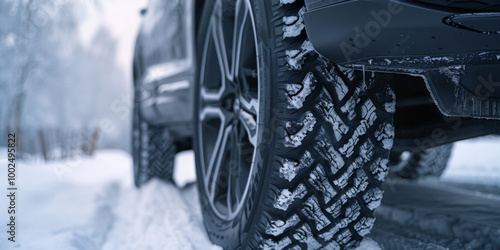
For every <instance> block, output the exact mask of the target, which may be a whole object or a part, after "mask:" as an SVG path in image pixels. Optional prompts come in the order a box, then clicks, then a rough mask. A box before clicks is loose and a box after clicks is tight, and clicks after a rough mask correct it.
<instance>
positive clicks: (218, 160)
mask: <svg viewBox="0 0 500 250" xmlns="http://www.w3.org/2000/svg"><path fill="white" fill-rule="evenodd" d="M232 8H234V11H230V12H228V11H226V10H228V9H229V10H231V9H232ZM256 37H257V36H256V29H255V22H254V17H253V13H252V11H251V8H250V3H249V1H248V0H237V1H234V0H233V1H225V0H217V1H216V3H215V5H214V9H213V12H212V15H211V18H210V23H209V27H208V31H207V35H206V37H205V41H204V46H203V53H202V57H201V60H202V61H201V67H200V86H201V87H200V90H199V91H200V92H199V94H200V96H199V100H200V101H199V110H200V112H199V122H198V134H199V141H200V143H199V152H200V163H201V173H202V176H203V178H202V185H203V186H204V188H203V190H204V191H205V195H206V197H207V198H208V201H209V202H208V203H209V204H210V206H211V208H212V211H214V213H215V214H216V215H217V216H218V217H219V218H221V219H225V220H231V219H233V218H235V217H236V216H237V215H238V214H239V213H240V211H241V209H242V207H243V204H244V202H245V200H246V198H247V194H248V191H249V186H250V183H251V179H252V178H251V177H252V176H253V173H254V172H255V171H254V170H255V157H256V149H257V136H258V134H259V125H258V121H259V115H258V113H259V108H260V106H259V98H260V91H259V90H260V89H259V83H260V81H259V79H260V76H259V71H258V69H259V62H258V60H257V39H256Z"/></svg>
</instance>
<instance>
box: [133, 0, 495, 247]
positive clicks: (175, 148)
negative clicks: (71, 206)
mask: <svg viewBox="0 0 500 250" xmlns="http://www.w3.org/2000/svg"><path fill="white" fill-rule="evenodd" d="M142 13H143V14H144V19H143V23H142V26H141V30H140V33H139V35H138V38H137V42H136V50H135V57H134V64H133V72H134V84H135V85H134V88H135V106H134V120H133V157H134V171H135V172H134V173H135V183H136V185H137V186H141V185H143V184H144V183H146V182H147V181H148V180H149V179H151V178H152V177H157V178H161V179H165V180H172V171H173V170H172V169H173V157H174V154H175V153H176V152H179V151H181V150H186V149H191V148H193V149H194V151H195V156H196V168H197V183H198V188H199V196H200V202H201V207H202V210H203V211H202V212H203V218H204V224H205V227H206V229H207V231H208V236H209V237H210V239H211V240H212V241H213V242H214V243H215V244H218V245H221V246H223V247H224V248H227V249H237V248H238V249H247V248H272V249H274V248H276V249H281V248H293V249H298V248H308V249H309V248H310V249H316V248H321V247H326V248H327V249H339V248H342V249H344V248H353V247H356V246H357V245H358V244H359V242H360V241H361V240H362V238H363V236H365V235H366V234H368V233H369V232H370V230H371V228H372V226H373V223H374V221H375V218H374V216H373V210H374V209H376V208H377V207H378V206H379V205H380V202H381V199H382V194H383V190H382V189H381V185H382V182H383V181H384V180H385V179H386V178H387V176H391V178H408V179H415V178H420V177H422V176H439V175H440V174H441V173H442V171H443V169H444V168H445V167H446V162H447V160H448V158H449V156H450V152H451V147H452V143H453V142H455V141H458V140H463V139H468V138H473V137H478V136H483V135H489V134H498V133H500V126H499V123H498V119H499V118H500V1H486V0H484V1H483V0H475V1H473V0H471V1H459V0H435V1H430V0H399V1H398V0H207V1H203V0H184V1H181V0H151V1H150V4H149V6H148V8H147V9H145V10H144V11H143V12H142Z"/></svg>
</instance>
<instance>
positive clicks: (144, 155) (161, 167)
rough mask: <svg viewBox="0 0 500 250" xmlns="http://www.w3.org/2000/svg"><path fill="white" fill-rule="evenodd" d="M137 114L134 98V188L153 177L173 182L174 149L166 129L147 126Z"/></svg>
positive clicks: (137, 109)
mask: <svg viewBox="0 0 500 250" xmlns="http://www.w3.org/2000/svg"><path fill="white" fill-rule="evenodd" d="M139 112H140V110H139V104H138V101H137V97H136V100H135V101H134V110H133V122H132V157H133V162H134V183H135V186H136V187H141V186H142V185H144V184H146V183H147V182H148V181H149V180H151V178H153V177H156V178H159V179H162V180H165V181H173V171H174V157H175V152H176V147H175V143H174V141H173V139H172V136H171V135H170V133H169V131H168V129H167V128H166V127H164V126H153V125H150V124H148V123H147V122H146V121H144V120H143V119H142V118H141V116H140V114H139Z"/></svg>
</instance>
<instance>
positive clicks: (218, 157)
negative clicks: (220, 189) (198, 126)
mask: <svg viewBox="0 0 500 250" xmlns="http://www.w3.org/2000/svg"><path fill="white" fill-rule="evenodd" d="M231 130H232V125H229V126H227V127H225V128H224V129H221V131H220V133H219V136H218V138H217V142H216V145H215V148H214V150H213V152H212V156H211V157H210V162H209V164H208V170H207V172H206V175H205V183H206V185H207V188H208V190H209V192H210V198H211V200H214V198H215V192H216V186H217V183H218V181H219V178H218V177H219V173H220V167H221V165H223V162H222V160H223V157H224V154H225V153H226V152H227V150H228V143H227V141H228V137H229V136H230V133H231Z"/></svg>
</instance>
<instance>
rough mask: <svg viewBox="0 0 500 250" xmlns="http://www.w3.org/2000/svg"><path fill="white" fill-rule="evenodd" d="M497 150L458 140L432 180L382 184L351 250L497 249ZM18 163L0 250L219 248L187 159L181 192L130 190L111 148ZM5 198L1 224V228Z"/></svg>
mask: <svg viewBox="0 0 500 250" xmlns="http://www.w3.org/2000/svg"><path fill="white" fill-rule="evenodd" d="M498 149H500V139H498V138H486V139H481V140H474V141H467V142H461V143H458V144H457V145H456V147H455V149H454V153H453V156H452V157H453V158H452V161H451V163H450V167H449V168H448V169H447V171H446V172H445V173H444V175H443V177H442V178H441V180H440V181H437V180H425V181H421V182H418V183H409V182H402V181H388V182H387V184H386V185H385V189H386V193H385V198H384V201H383V206H382V207H381V208H380V209H378V211H377V221H376V223H375V227H374V229H373V231H372V233H371V234H370V235H369V237H370V238H368V239H365V240H364V241H363V243H362V246H361V247H360V249H377V248H382V249H446V248H450V249H498V248H500V155H499V154H498V152H499V150H498ZM1 152H2V155H5V154H4V150H1ZM0 164H2V165H6V160H5V159H4V158H2V157H0ZM18 165H19V168H18V183H17V185H18V187H19V190H18V199H19V200H18V204H17V206H18V213H17V219H18V221H17V230H18V231H17V236H16V243H13V244H11V243H10V242H9V241H7V240H6V239H7V234H6V233H4V236H0V249H219V247H217V246H214V245H212V244H211V243H210V241H209V239H208V237H207V236H206V234H205V232H204V229H203V225H202V220H201V214H200V208H199V205H198V197H197V190H196V187H195V186H194V185H192V184H191V185H190V184H188V185H186V184H187V183H189V182H191V181H193V180H194V176H195V175H194V166H193V165H194V164H193V159H192V152H185V153H182V154H180V155H178V156H177V163H176V172H175V176H176V180H177V182H178V183H180V185H181V186H183V187H182V188H178V187H175V186H173V185H171V184H167V183H163V182H161V181H158V180H153V181H152V182H150V183H149V184H147V185H146V186H145V187H143V188H142V189H141V190H136V189H135V188H134V187H133V184H132V170H131V165H132V164H131V159H130V156H129V155H128V154H126V153H124V152H121V151H114V150H102V151H99V152H98V153H97V155H96V156H95V157H94V158H81V159H75V160H73V161H67V162H57V163H50V164H43V163H40V162H38V163H36V162H30V163H27V162H21V163H19V164H18ZM1 180H6V171H2V172H0V181H1ZM6 198H7V197H4V198H0V224H1V225H6V224H7V223H8V222H7V220H8V215H7V209H6V208H7V206H8V205H7V199H6ZM2 208H5V209H2ZM2 211H3V212H2ZM2 231H6V230H2Z"/></svg>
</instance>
